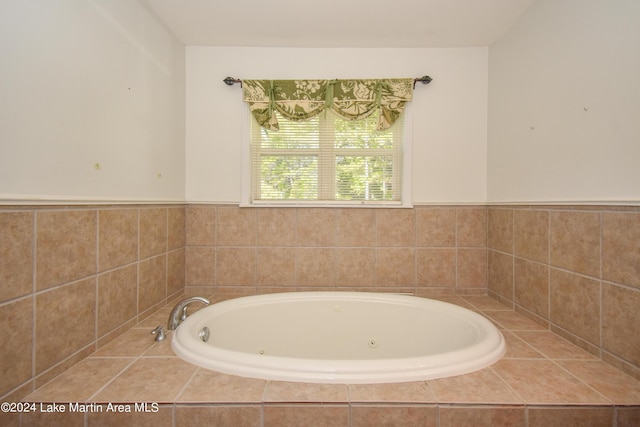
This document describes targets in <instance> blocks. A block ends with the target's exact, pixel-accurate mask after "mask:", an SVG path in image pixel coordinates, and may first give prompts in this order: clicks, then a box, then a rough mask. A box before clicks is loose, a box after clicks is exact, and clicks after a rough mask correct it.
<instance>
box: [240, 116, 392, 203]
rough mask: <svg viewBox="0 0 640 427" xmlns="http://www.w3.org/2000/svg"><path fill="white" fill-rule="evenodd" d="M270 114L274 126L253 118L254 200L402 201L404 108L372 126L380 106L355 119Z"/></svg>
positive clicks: (325, 201)
mask: <svg viewBox="0 0 640 427" xmlns="http://www.w3.org/2000/svg"><path fill="white" fill-rule="evenodd" d="M274 114H275V115H276V118H277V121H278V124H279V130H277V131H273V130H268V129H266V128H265V127H263V126H260V125H259V124H258V123H257V121H256V120H252V121H251V132H250V133H251V147H250V173H251V197H252V203H254V204H261V203H262V204H291V203H294V204H295V203H298V202H302V203H305V204H314V203H316V204H347V205H353V204H367V205H370V204H382V205H389V204H391V205H394V204H396V205H398V204H400V203H401V200H402V194H403V192H402V178H403V170H402V169H403V141H404V114H403V115H400V117H399V118H398V119H397V120H396V122H395V123H394V124H393V126H391V127H390V128H388V129H385V130H376V129H377V128H378V123H379V119H380V117H379V115H380V114H381V113H380V111H379V110H378V111H375V112H373V113H372V114H370V115H369V116H368V117H366V118H361V119H358V120H346V119H344V118H341V117H339V116H338V115H337V114H335V113H333V112H332V111H330V110H326V111H324V112H323V113H321V114H318V115H315V116H314V117H312V118H310V119H308V120H300V121H297V120H291V119H288V118H285V117H283V116H282V115H281V114H280V113H279V112H275V113H274Z"/></svg>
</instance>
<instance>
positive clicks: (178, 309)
mask: <svg viewBox="0 0 640 427" xmlns="http://www.w3.org/2000/svg"><path fill="white" fill-rule="evenodd" d="M194 302H199V303H202V304H204V305H209V304H210V302H209V300H208V299H206V298H203V297H191V298H187V299H184V300H182V301H180V302H179V303H177V304H176V305H175V307H173V310H171V314H170V315H169V330H170V331H172V330H174V329H176V328H177V327H178V325H179V324H180V322H182V321H183V320H184V319H186V318H187V307H188V306H189V305H190V304H192V303H194Z"/></svg>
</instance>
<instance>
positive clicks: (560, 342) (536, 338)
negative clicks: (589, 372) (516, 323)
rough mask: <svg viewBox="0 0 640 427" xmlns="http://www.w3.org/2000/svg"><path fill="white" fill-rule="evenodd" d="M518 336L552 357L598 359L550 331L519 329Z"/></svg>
mask: <svg viewBox="0 0 640 427" xmlns="http://www.w3.org/2000/svg"><path fill="white" fill-rule="evenodd" d="M515 334H516V335H517V336H519V337H520V338H522V339H523V340H524V341H525V342H526V343H527V344H529V345H531V346H532V347H533V348H535V349H536V350H538V351H539V352H540V353H542V354H544V355H545V356H547V357H548V358H550V359H596V357H595V356H594V355H592V354H591V353H588V352H586V351H584V350H583V349H581V348H580V347H578V346H576V345H574V344H571V343H570V342H569V341H567V340H565V339H563V338H561V337H559V336H558V335H556V334H554V333H553V332H549V331H518V332H515Z"/></svg>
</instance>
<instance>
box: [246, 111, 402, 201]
mask: <svg viewBox="0 0 640 427" xmlns="http://www.w3.org/2000/svg"><path fill="white" fill-rule="evenodd" d="M402 114H403V115H404V118H403V120H404V129H403V141H402V161H401V163H402V190H401V194H400V200H398V201H388V200H273V199H264V200H253V194H252V185H253V184H254V183H253V182H252V180H253V179H254V177H253V176H252V158H251V137H252V135H251V132H252V131H251V126H252V121H255V118H254V117H253V115H252V114H251V112H250V111H249V109H248V108H245V109H244V114H243V115H242V149H241V157H242V159H241V174H242V178H241V201H240V207H343V208H345V207H346V208H412V207H413V204H412V200H411V194H412V193H411V181H412V179H411V178H412V172H411V166H412V145H413V144H412V143H413V141H412V139H413V138H412V136H413V133H412V130H413V123H412V122H413V120H412V119H413V115H412V106H411V102H408V103H407V104H406V105H405V109H404V111H403V113H402ZM318 150H320V148H318ZM338 150H339V149H338ZM330 151H332V152H333V151H334V149H333V148H332V149H331V150H330ZM333 157H334V158H335V155H333ZM334 172H335V168H334ZM334 181H335V180H334ZM318 191H321V190H320V189H318Z"/></svg>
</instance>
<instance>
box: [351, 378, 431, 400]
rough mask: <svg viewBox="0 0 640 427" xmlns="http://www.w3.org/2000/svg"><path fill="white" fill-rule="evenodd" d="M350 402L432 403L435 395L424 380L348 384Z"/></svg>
mask: <svg viewBox="0 0 640 427" xmlns="http://www.w3.org/2000/svg"><path fill="white" fill-rule="evenodd" d="M348 388H349V400H350V401H351V402H381V403H382V402H396V403H433V402H435V401H436V396H435V395H434V394H433V391H431V389H430V388H429V386H428V385H427V383H426V382H423V381H421V382H408V383H391V384H350V385H349V386H348Z"/></svg>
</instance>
